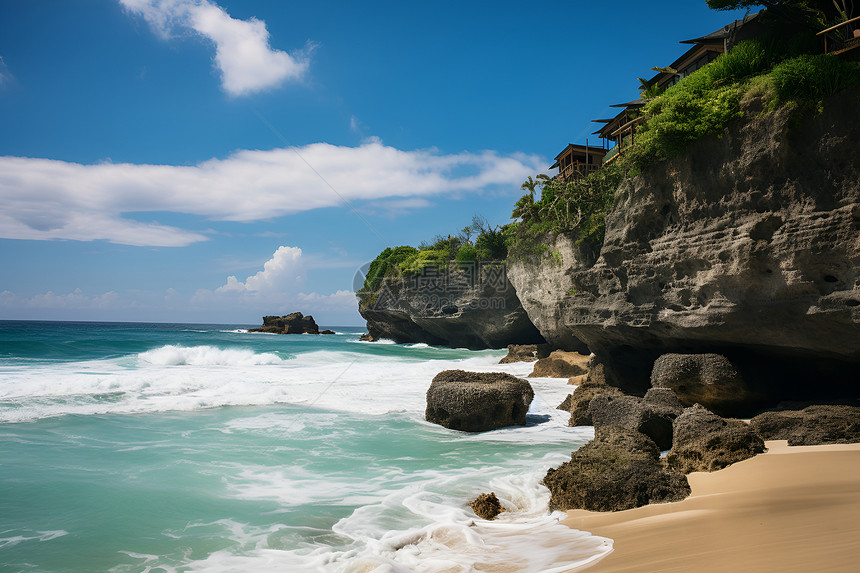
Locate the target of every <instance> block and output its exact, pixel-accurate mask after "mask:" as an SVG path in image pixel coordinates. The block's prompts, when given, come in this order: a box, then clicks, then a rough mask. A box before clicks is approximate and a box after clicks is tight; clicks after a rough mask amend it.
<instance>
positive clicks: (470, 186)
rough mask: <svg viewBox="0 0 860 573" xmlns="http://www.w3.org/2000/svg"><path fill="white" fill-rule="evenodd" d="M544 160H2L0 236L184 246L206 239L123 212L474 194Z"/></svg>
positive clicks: (489, 154)
mask: <svg viewBox="0 0 860 573" xmlns="http://www.w3.org/2000/svg"><path fill="white" fill-rule="evenodd" d="M309 165H311V166H313V169H311V168H310V167H309ZM544 166H545V161H544V160H543V158H540V157H537V156H533V155H525V154H512V155H500V154H499V153H497V152H493V151H483V152H479V153H469V152H462V153H457V154H448V155H441V154H439V153H436V152H434V151H432V150H416V151H402V150H399V149H395V148H393V147H388V146H385V145H383V144H382V143H381V142H380V141H378V140H370V141H366V142H365V143H363V144H362V145H360V146H358V147H340V146H334V145H329V144H327V143H315V144H310V145H306V146H304V147H301V148H288V149H273V150H268V151H248V150H242V151H237V152H235V153H233V154H232V155H230V156H229V157H227V158H225V159H210V160H208V161H204V162H202V163H198V164H197V165H192V166H172V165H146V164H143V165H138V164H128V163H121V164H114V163H100V164H96V165H84V164H80V163H69V162H65V161H57V160H51V159H38V158H28V157H0V237H2V238H9V239H37V240H49V239H72V240H80V241H89V240H98V239H103V240H107V241H111V242H114V243H122V244H129V245H150V246H182V245H187V244H190V243H193V242H197V241H204V240H206V237H205V235H203V234H202V233H203V232H198V231H191V230H186V229H180V228H176V227H170V226H167V225H163V224H160V223H158V222H157V221H149V222H145V221H136V220H134V219H132V218H129V214H133V213H135V212H172V213H184V214H189V215H198V216H203V217H207V218H209V219H212V220H221V221H242V222H252V221H259V220H263V219H271V218H273V217H278V216H282V215H286V214H291V213H297V212H300V211H306V210H310V209H317V208H321V207H332V206H339V205H343V201H344V200H347V201H350V202H351V203H352V202H355V203H358V204H359V206H360V205H361V204H362V203H363V202H372V201H379V200H380V199H389V198H399V199H401V200H402V199H405V198H420V197H426V196H429V195H435V194H442V193H457V192H480V191H483V190H485V189H487V188H488V187H491V186H494V185H504V186H507V187H510V188H512V189H517V188H519V185H520V183H521V182H522V181H523V179H525V178H526V176H527V175H534V174H535V173H537V172H539V171H540V170H541V169H542V168H543V167H544ZM318 174H320V175H322V176H323V177H324V178H325V181H324V180H323V179H322V178H321V177H320V176H319V175H318ZM332 188H333V189H334V190H333V189H332ZM335 190H336V191H335ZM411 206H412V207H413V208H414V207H418V206H420V202H418V203H416V202H413V203H412V204H411ZM400 207H403V205H402V204H401V205H400Z"/></svg>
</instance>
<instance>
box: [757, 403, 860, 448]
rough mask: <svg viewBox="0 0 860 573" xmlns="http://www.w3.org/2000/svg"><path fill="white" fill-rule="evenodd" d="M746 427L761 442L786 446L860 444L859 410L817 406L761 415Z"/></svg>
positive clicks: (854, 407)
mask: <svg viewBox="0 0 860 573" xmlns="http://www.w3.org/2000/svg"><path fill="white" fill-rule="evenodd" d="M750 426H752V428H753V429H754V430H755V431H756V432H758V433H759V435H761V437H762V438H764V439H765V440H788V445H789V446H817V445H819V444H853V443H857V442H860V408H858V407H856V406H841V405H819V406H809V407H807V408H804V409H803V410H784V411H779V412H764V413H763V414H759V415H758V416H756V417H754V418H753V419H752V420H750Z"/></svg>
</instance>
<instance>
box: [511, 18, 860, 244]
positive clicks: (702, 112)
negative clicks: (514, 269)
mask: <svg viewBox="0 0 860 573" xmlns="http://www.w3.org/2000/svg"><path fill="white" fill-rule="evenodd" d="M819 47H820V46H819V44H818V39H817V38H815V35H814V34H813V33H812V32H811V31H809V30H808V29H806V31H803V30H802V29H801V28H794V29H793V31H791V32H790V33H788V34H786V28H784V27H783V28H780V29H779V32H773V33H764V34H761V35H760V36H759V37H757V38H755V39H752V40H747V41H744V42H740V43H738V44H737V45H736V46H735V47H734V48H732V49H731V50H730V51H729V52H727V53H725V54H722V55H720V56H719V57H717V58H716V59H715V60H714V61H713V62H712V63H710V64H709V65H707V66H704V67H702V68H701V69H699V70H697V71H695V72H693V73H692V74H690V75H689V76H687V77H686V78H684V79H683V80H681V81H680V82H678V83H677V84H675V85H674V86H672V87H670V88H668V89H666V90H665V91H664V92H662V93H659V94H654V93H652V94H647V95H650V96H653V97H652V99H651V101H650V102H649V103H648V104H647V105H646V106H645V107H644V109H643V113H644V114H645V120H644V121H643V123H642V124H641V125H640V126H639V128H638V129H637V131H636V135H635V137H636V140H635V145H633V146H632V147H630V148H628V149H627V150H626V151H625V153H623V154H622V155H621V156H619V157H616V158H615V159H614V160H613V161H612V162H610V163H608V164H606V165H604V166H603V167H602V168H601V169H600V170H598V171H596V172H594V173H592V174H590V175H589V176H588V177H586V178H583V179H579V180H572V181H567V182H564V181H560V180H558V179H550V178H549V177H547V176H545V175H543V176H538V178H537V180H532V179H531V178H529V179H528V180H527V181H526V182H525V183H524V184H523V189H525V190H527V191H529V193H528V194H526V195H523V197H522V198H521V199H520V200H519V201H517V203H516V205H515V208H514V211H513V213H512V215H511V218H513V219H515V220H516V222H515V223H514V224H512V225H511V226H510V227H509V229H508V234H509V236H510V242H509V247H510V250H511V254H512V255H513V256H515V257H521V256H528V255H533V254H538V253H540V252H542V250H543V249H544V247H543V243H542V239H543V238H544V237H545V236H546V235H547V234H558V233H572V234H574V235H575V236H576V238H577V240H578V241H579V242H585V243H586V244H587V245H589V246H591V247H592V248H593V249H596V250H599V248H600V245H602V243H603V236H604V230H605V219H606V215H607V213H609V211H611V209H612V208H613V206H614V198H615V194H616V191H617V190H618V188H619V187H620V185H621V184H622V183H623V182H624V181H625V180H626V179H628V178H629V177H633V176H635V175H636V174H638V173H639V172H640V171H641V170H642V169H645V168H648V167H650V166H652V165H654V164H657V163H659V162H661V161H664V160H666V159H668V158H670V157H673V156H676V155H680V154H682V153H684V152H685V151H686V149H687V147H688V146H689V145H690V144H691V143H692V142H694V141H696V140H698V139H701V138H702V137H704V136H707V135H718V136H719V135H721V134H722V133H723V130H724V129H725V128H726V127H727V126H728V125H729V123H730V122H732V121H733V120H735V119H738V118H740V117H742V116H743V114H744V104H745V103H746V102H751V101H753V100H754V99H758V100H759V101H760V102H761V103H760V105H761V107H762V109H763V112H762V113H767V112H769V111H773V110H775V109H777V108H780V107H785V106H790V107H792V108H794V109H795V110H797V111H798V112H804V111H809V110H816V109H817V110H819V111H820V110H821V108H822V105H823V99H824V98H825V97H827V96H830V95H832V94H835V93H836V92H838V91H841V90H843V89H845V88H846V87H848V86H850V85H852V84H854V83H857V82H860V63H857V62H850V61H846V60H843V59H840V58H838V57H836V56H832V55H824V54H820V53H814V52H815V51H817V50H818V49H819ZM538 188H539V189H540V198H539V199H535V195H536V192H535V191H536V189H538Z"/></svg>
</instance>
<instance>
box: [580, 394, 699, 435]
mask: <svg viewBox="0 0 860 573" xmlns="http://www.w3.org/2000/svg"><path fill="white" fill-rule="evenodd" d="M683 410H684V407H683V406H682V405H681V403H680V402H679V401H678V398H677V397H675V395H674V393H673V392H672V391H671V390H668V389H651V390H649V391H648V394H646V395H645V398H638V397H636V396H607V395H602V396H597V397H595V398H594V399H592V400H591V402H590V404H589V405H588V413H589V415H590V416H591V420H592V423H593V425H594V427H595V428H599V427H603V426H619V427H621V428H624V429H626V430H629V431H633V432H639V433H641V434H644V435H646V436H648V437H649V438H651V439H652V440H654V443H655V444H657V447H659V448H660V449H661V450H668V449H669V448H671V447H672V424H673V422H674V421H675V418H677V417H678V416H679V415H680V414H681V412H683Z"/></svg>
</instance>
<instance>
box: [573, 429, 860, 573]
mask: <svg viewBox="0 0 860 573" xmlns="http://www.w3.org/2000/svg"><path fill="white" fill-rule="evenodd" d="M766 445H767V447H768V451H767V453H765V454H762V455H759V456H756V457H755V458H752V459H749V460H745V461H743V462H740V463H737V464H734V465H732V466H730V467H728V468H726V469H724V470H721V471H719V472H714V473H692V474H690V475H689V476H688V478H689V480H690V485H691V487H692V490H693V493H692V495H691V496H690V497H689V498H687V499H685V500H684V501H681V502H677V503H669V504H659V505H651V506H646V507H640V508H637V509H632V510H628V511H620V512H614V513H597V512H590V511H584V510H573V511H569V512H568V515H569V517H568V518H567V519H566V520H565V522H564V523H565V524H566V525H568V526H570V527H573V528H575V529H580V530H584V531H589V532H591V533H594V534H595V535H601V536H604V537H608V538H610V539H612V540H613V541H614V550H613V552H612V553H610V554H609V555H608V556H606V557H605V558H604V559H602V560H601V561H600V562H598V563H597V564H595V565H593V566H591V567H587V570H588V571H589V573H591V572H594V573H598V572H602V571H637V572H643V571H647V572H655V571H678V572H690V571H696V572H697V573H701V572H709V571H715V572H716V571H721V572H724V571H743V572H752V571H780V572H785V571H829V572H834V571H858V570H860V444H848V445H826V446H801V447H789V446H788V445H787V442H785V441H770V442H766Z"/></svg>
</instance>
